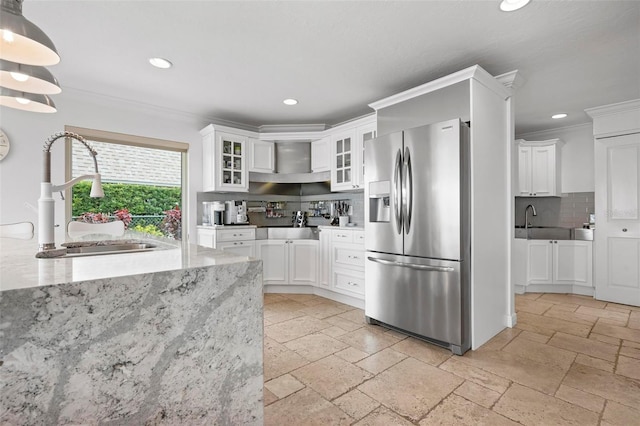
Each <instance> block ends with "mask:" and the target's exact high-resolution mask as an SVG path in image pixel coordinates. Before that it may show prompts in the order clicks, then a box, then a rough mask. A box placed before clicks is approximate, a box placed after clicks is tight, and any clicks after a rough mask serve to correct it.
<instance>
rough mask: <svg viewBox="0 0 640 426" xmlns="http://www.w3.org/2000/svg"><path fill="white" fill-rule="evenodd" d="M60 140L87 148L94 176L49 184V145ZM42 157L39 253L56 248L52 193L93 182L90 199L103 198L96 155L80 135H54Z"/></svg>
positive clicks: (45, 146)
mask: <svg viewBox="0 0 640 426" xmlns="http://www.w3.org/2000/svg"><path fill="white" fill-rule="evenodd" d="M60 138H69V139H75V140H77V141H79V142H82V144H83V145H84V146H85V147H87V149H88V150H89V153H91V156H92V157H93V165H94V167H95V171H96V172H95V174H92V175H91V174H89V175H82V176H78V177H77V178H75V179H71V180H70V181H69V182H66V183H64V184H62V185H52V184H51V145H53V143H54V142H55V141H57V140H58V139H60ZM43 152H44V157H43V160H44V161H43V166H44V167H43V173H42V182H41V183H40V198H39V199H38V246H39V247H38V249H39V251H44V250H52V249H55V248H56V241H55V236H54V232H53V228H54V216H55V209H54V206H55V202H54V200H53V197H52V194H53V193H54V192H58V191H60V193H62V191H64V190H65V189H67V188H70V187H72V186H73V185H75V184H76V183H78V182H80V181H82V180H93V184H92V185H91V193H90V197H92V198H102V197H104V191H103V190H102V179H101V177H100V173H98V160H96V155H98V153H97V152H96V151H95V150H94V149H93V148H92V147H91V146H90V145H89V144H88V143H87V141H86V140H85V139H84V138H83V137H82V136H80V135H77V134H75V133H72V132H60V133H56V134H54V135H52V136H50V137H49V139H47V141H46V142H45V144H44V151H43Z"/></svg>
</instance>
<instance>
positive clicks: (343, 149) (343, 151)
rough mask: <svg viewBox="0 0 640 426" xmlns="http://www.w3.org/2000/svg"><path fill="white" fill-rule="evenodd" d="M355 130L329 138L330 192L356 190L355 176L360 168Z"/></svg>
mask: <svg viewBox="0 0 640 426" xmlns="http://www.w3.org/2000/svg"><path fill="white" fill-rule="evenodd" d="M356 136H357V133H356V129H351V130H347V131H344V132H341V133H336V134H334V135H333V136H332V138H331V160H332V164H331V191H344V190H353V189H356V180H357V178H356V174H357V173H358V168H359V167H360V166H359V164H358V161H357V157H358V155H359V154H360V152H359V151H361V149H360V148H358V147H357V146H356V143H357V140H356Z"/></svg>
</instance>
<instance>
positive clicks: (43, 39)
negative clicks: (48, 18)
mask: <svg viewBox="0 0 640 426" xmlns="http://www.w3.org/2000/svg"><path fill="white" fill-rule="evenodd" d="M22 2H23V0H0V105H1V106H6V107H9V108H15V109H20V110H23V111H31V112H45V113H51V112H56V111H57V110H56V106H55V104H54V103H53V101H52V100H51V98H50V97H49V96H47V95H54V94H57V93H60V92H61V91H62V89H60V85H59V84H58V80H56V78H55V77H54V76H53V74H51V73H50V72H49V70H47V69H46V68H44V66H46V65H55V64H57V63H58V62H60V56H59V55H58V52H57V51H56V47H55V46H54V44H53V42H52V41H51V39H50V38H49V37H47V35H46V34H45V33H44V31H42V30H41V29H40V28H38V26H37V25H35V24H34V23H33V22H31V21H29V20H28V19H26V18H25V17H24V16H22Z"/></svg>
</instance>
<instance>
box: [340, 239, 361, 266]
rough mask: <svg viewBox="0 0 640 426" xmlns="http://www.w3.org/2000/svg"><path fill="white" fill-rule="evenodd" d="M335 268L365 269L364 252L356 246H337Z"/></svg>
mask: <svg viewBox="0 0 640 426" xmlns="http://www.w3.org/2000/svg"><path fill="white" fill-rule="evenodd" d="M333 264H334V266H337V267H340V266H343V267H347V268H358V269H363V268H364V250H363V249H362V248H361V247H359V246H356V245H355V244H335V245H334V246H333Z"/></svg>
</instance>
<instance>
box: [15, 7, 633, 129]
mask: <svg viewBox="0 0 640 426" xmlns="http://www.w3.org/2000/svg"><path fill="white" fill-rule="evenodd" d="M23 14H24V16H25V17H27V18H28V19H30V20H31V21H33V22H34V23H36V24H37V25H38V26H40V27H41V28H42V29H43V30H44V31H45V32H46V33H47V34H48V35H49V37H51V39H52V40H53V41H54V43H55V44H56V46H57V48H58V51H59V53H60V55H61V57H62V61H61V63H60V64H58V65H55V66H52V67H50V70H51V71H52V72H53V73H54V75H55V76H56V77H57V78H58V79H59V80H60V83H61V85H62V87H63V90H65V89H76V90H82V91H86V92H91V93H96V94H103V95H108V96H113V97H116V98H122V99H126V100H133V101H137V102H142V103H145V104H150V105H155V106H161V107H165V108H170V109H173V110H176V111H182V112H186V113H190V114H196V115H198V116H202V117H207V118H211V119H213V118H218V119H224V120H231V121H235V122H239V123H244V124H248V125H253V126H259V125H266V124H310V123H324V124H327V125H334V124H337V123H340V122H343V121H345V120H348V119H351V118H355V117H358V116H361V115H364V114H367V113H370V112H372V110H371V109H370V108H369V107H368V106H367V104H369V103H371V102H373V101H377V100H379V99H381V98H384V97H387V96H390V95H392V94H395V93H397V92H400V91H403V90H406V89H409V88H412V87H415V86H417V85H420V84H423V83H426V82H428V81H431V80H434V79H436V78H438V77H442V76H444V75H447V74H450V73H452V72H455V71H458V70H460V69H463V68H466V67H468V66H471V65H474V64H479V65H480V66H482V67H483V68H484V69H486V70H487V71H488V72H490V73H491V74H493V75H499V74H502V73H505V72H509V71H512V70H516V69H517V70H519V72H520V73H521V75H522V76H523V77H524V79H525V84H524V86H522V87H521V88H520V89H519V90H518V91H517V93H516V103H515V108H516V131H517V133H526V132H531V131H536V130H543V129H549V128H554V127H564V126H569V125H574V124H579V123H586V122H588V121H589V119H588V117H587V116H586V115H585V114H584V111H583V110H584V109H585V108H588V107H594V106H599V105H606V104H610V103H615V102H620V101H625V100H630V99H637V98H640V1H612V0H601V1H557V0H554V1H542V0H532V2H531V3H530V4H529V5H528V6H526V7H525V8H524V9H521V10H519V11H517V12H513V13H504V12H500V11H499V9H498V0H491V1H489V0H486V1H482V0H481V1H478V0H475V1H474V0H466V1H402V2H398V1H374V2H363V1H331V2H328V1H313V2H311V1H296V2H284V1H279V2H276V1H256V2H246V1H230V2H218V1H178V0H176V1H108V0H103V1H86V0H84V1H69V0H65V1H58V0H46V1H44V0H25V2H24V4H23ZM151 56H161V57H165V58H167V59H169V60H171V61H172V62H173V64H174V67H173V68H171V69H170V70H158V69H155V68H153V67H151V66H150V65H149V64H148V62H147V59H148V58H149V57H151ZM288 97H293V98H296V99H298V100H299V101H300V103H299V104H298V105H297V106H295V107H287V106H285V105H283V104H282V100H283V99H285V98H288ZM54 100H55V97H54ZM556 112H566V113H568V114H569V118H567V119H565V120H561V121H558V120H551V119H550V115H551V114H552V113H556Z"/></svg>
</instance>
